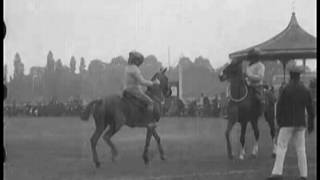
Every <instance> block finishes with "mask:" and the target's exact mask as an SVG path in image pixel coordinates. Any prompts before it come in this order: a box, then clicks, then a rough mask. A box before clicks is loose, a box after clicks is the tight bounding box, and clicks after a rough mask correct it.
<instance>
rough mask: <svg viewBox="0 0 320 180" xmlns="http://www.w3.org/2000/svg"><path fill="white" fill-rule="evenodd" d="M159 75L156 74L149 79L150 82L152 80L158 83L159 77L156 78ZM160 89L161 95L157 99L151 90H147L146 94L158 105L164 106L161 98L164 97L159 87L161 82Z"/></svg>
mask: <svg viewBox="0 0 320 180" xmlns="http://www.w3.org/2000/svg"><path fill="white" fill-rule="evenodd" d="M158 75H159V74H158V73H156V74H155V75H154V76H153V77H152V78H151V80H152V81H154V80H156V79H157V80H159V81H160V79H159V76H158ZM159 86H160V89H161V91H160V92H161V94H160V96H161V97H158V96H155V95H153V94H152V93H151V90H150V89H149V91H147V92H149V93H148V94H149V96H150V97H151V98H152V99H153V100H154V101H156V102H157V103H159V104H164V103H165V98H163V97H164V96H165V95H164V93H163V90H162V89H163V88H162V87H161V81H160V85H159Z"/></svg>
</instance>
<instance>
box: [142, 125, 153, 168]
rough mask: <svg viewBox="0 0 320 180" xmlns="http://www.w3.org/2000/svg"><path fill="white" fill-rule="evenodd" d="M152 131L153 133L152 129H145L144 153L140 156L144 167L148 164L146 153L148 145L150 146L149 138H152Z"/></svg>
mask: <svg viewBox="0 0 320 180" xmlns="http://www.w3.org/2000/svg"><path fill="white" fill-rule="evenodd" d="M152 131H154V130H153V129H152V127H147V135H146V143H145V146H144V151H143V154H142V158H143V161H144V164H145V165H148V164H149V156H148V151H149V145H150V140H151V136H152Z"/></svg>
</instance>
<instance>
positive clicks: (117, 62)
mask: <svg viewBox="0 0 320 180" xmlns="http://www.w3.org/2000/svg"><path fill="white" fill-rule="evenodd" d="M110 64H112V65H126V64H127V61H126V60H125V59H124V57H122V56H117V57H115V58H112V59H111V62H110Z"/></svg>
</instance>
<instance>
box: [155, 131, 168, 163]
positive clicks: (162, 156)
mask: <svg viewBox="0 0 320 180" xmlns="http://www.w3.org/2000/svg"><path fill="white" fill-rule="evenodd" d="M152 135H153V137H154V139H155V140H156V141H157V145H158V150H159V153H160V159H161V160H166V158H165V156H164V151H163V148H162V145H161V142H160V141H161V139H160V136H159V135H158V133H157V131H156V128H153V130H152Z"/></svg>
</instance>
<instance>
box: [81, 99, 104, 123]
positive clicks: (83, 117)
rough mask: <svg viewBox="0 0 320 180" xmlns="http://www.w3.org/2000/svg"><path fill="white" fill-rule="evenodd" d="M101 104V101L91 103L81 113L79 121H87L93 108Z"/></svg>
mask: <svg viewBox="0 0 320 180" xmlns="http://www.w3.org/2000/svg"><path fill="white" fill-rule="evenodd" d="M101 102H102V99H96V100H93V101H91V102H90V103H89V104H88V105H87V106H86V107H85V108H84V110H83V111H82V112H81V115H80V119H81V120H83V121H88V120H89V117H90V115H91V114H92V113H93V111H94V109H95V107H96V105H97V104H100V103H101Z"/></svg>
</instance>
